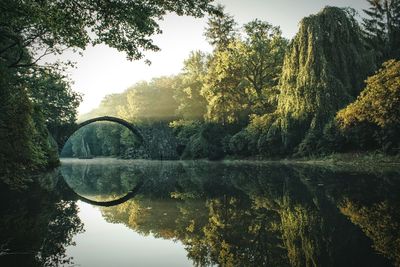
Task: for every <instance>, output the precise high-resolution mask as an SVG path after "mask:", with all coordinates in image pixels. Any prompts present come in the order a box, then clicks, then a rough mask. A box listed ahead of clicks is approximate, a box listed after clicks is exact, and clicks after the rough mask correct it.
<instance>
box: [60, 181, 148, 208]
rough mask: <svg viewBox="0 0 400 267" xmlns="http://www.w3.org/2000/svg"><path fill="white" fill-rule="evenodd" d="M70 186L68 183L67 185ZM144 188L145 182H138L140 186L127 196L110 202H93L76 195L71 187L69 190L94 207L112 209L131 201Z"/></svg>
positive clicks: (76, 194) (77, 196)
mask: <svg viewBox="0 0 400 267" xmlns="http://www.w3.org/2000/svg"><path fill="white" fill-rule="evenodd" d="M66 184H67V185H68V183H66ZM142 186H143V181H140V182H138V184H137V185H136V186H135V187H134V188H133V189H132V190H131V191H129V192H128V193H127V194H126V195H125V196H123V197H120V198H118V199H114V200H110V201H96V200H91V199H88V198H86V197H84V196H81V195H79V194H78V193H76V192H75V191H74V189H72V188H71V187H70V186H69V185H68V188H69V189H71V191H72V192H71V193H72V194H73V195H74V196H75V197H76V198H77V199H79V200H81V201H83V202H85V203H88V204H91V205H94V206H101V207H111V206H116V205H119V204H122V203H124V202H125V201H128V200H129V199H131V198H133V197H134V196H136V195H137V193H138V192H139V189H140V188H142Z"/></svg>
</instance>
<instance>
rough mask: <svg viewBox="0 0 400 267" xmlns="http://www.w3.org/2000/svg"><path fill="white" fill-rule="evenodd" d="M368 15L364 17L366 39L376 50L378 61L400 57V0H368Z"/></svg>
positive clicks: (366, 12) (366, 11)
mask: <svg viewBox="0 0 400 267" xmlns="http://www.w3.org/2000/svg"><path fill="white" fill-rule="evenodd" d="M367 1H368V3H369V4H370V7H369V9H367V10H364V12H365V14H366V15H367V16H368V17H367V18H364V19H363V25H364V31H365V39H366V41H367V43H368V45H369V46H370V47H371V48H373V49H374V50H375V52H376V57H377V60H378V62H380V63H381V62H384V61H386V60H388V59H400V45H399V44H400V1H399V0H367Z"/></svg>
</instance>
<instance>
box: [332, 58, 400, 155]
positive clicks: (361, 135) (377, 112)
mask: <svg viewBox="0 0 400 267" xmlns="http://www.w3.org/2000/svg"><path fill="white" fill-rule="evenodd" d="M336 121H337V123H338V125H339V128H340V129H341V131H343V133H342V134H343V135H345V136H346V137H347V138H348V142H349V143H351V147H353V148H357V147H359V148H364V149H365V148H369V147H371V146H372V147H375V148H380V149H381V150H383V151H385V152H391V153H397V152H399V149H400V136H399V133H400V62H399V61H395V60H390V61H388V62H385V63H384V64H383V68H382V69H381V70H380V71H379V72H377V73H376V74H375V75H374V76H371V77H369V78H368V80H367V86H366V88H365V89H364V90H363V91H362V92H361V94H360V96H359V97H358V98H357V100H356V101H354V102H353V103H351V104H350V105H348V106H347V107H346V108H344V109H343V110H340V111H339V112H338V114H337V116H336ZM355 140H357V142H354V141H355Z"/></svg>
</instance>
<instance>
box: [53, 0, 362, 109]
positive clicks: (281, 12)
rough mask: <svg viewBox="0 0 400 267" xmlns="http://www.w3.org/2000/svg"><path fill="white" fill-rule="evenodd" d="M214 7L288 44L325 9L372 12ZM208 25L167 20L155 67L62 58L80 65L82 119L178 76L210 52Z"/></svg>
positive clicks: (350, 2)
mask: <svg viewBox="0 0 400 267" xmlns="http://www.w3.org/2000/svg"><path fill="white" fill-rule="evenodd" d="M215 3H220V4H223V5H224V6H225V11H226V12H227V13H229V14H230V15H232V16H233V17H234V18H235V20H236V21H237V23H238V24H239V25H243V24H244V23H246V22H249V21H251V20H254V19H256V18H258V19H260V20H264V21H268V22H269V23H271V24H273V25H276V26H280V27H281V30H282V33H283V35H284V36H285V37H287V38H292V37H293V36H294V35H295V34H296V32H297V30H298V23H299V22H300V20H301V19H302V18H303V17H306V16H308V15H310V14H315V13H317V12H318V11H320V10H321V9H322V8H323V7H325V6H338V7H352V8H354V9H356V10H357V11H359V13H360V14H362V9H365V8H367V7H368V3H367V1H366V0H217V1H216V2H215ZM206 25H207V18H206V17H205V18H192V17H179V16H176V15H174V14H169V15H167V16H166V17H165V18H164V20H163V21H161V23H160V26H161V29H162V30H163V33H162V34H161V35H157V36H155V37H154V38H153V40H154V41H155V44H157V45H158V46H159V47H160V48H161V51H159V52H147V53H145V57H146V58H147V59H149V60H150V61H151V62H152V64H151V65H150V66H149V65H146V64H145V63H144V61H143V60H141V61H132V62H131V61H129V60H127V59H126V56H125V54H124V53H122V52H118V51H117V50H116V49H113V48H109V47H107V46H105V45H97V46H95V47H92V46H90V47H87V48H86V49H85V50H84V51H83V56H79V55H78V54H72V53H71V52H66V53H64V54H63V55H61V56H58V59H68V60H72V61H74V62H76V65H75V68H74V69H70V70H69V71H68V74H69V76H70V78H71V80H72V81H73V84H72V89H73V90H74V91H77V92H79V93H82V94H83V102H82V103H81V105H80V107H79V113H80V114H84V113H87V112H89V111H90V110H92V109H93V108H96V107H97V106H98V105H99V104H100V102H101V100H102V99H103V97H104V96H105V95H108V94H113V93H121V92H123V91H124V90H126V89H127V88H128V87H130V86H132V85H134V84H135V83H137V82H138V81H142V80H147V81H149V80H151V78H153V77H159V76H165V75H173V74H177V73H179V72H180V71H181V69H182V66H183V61H184V60H185V59H186V58H187V57H188V55H189V53H190V52H191V51H194V50H202V51H205V52H211V50H212V49H211V47H210V46H209V45H208V43H207V42H206V40H205V37H204V36H203V33H204V28H205V27H206ZM52 60H54V58H52V59H50V61H52Z"/></svg>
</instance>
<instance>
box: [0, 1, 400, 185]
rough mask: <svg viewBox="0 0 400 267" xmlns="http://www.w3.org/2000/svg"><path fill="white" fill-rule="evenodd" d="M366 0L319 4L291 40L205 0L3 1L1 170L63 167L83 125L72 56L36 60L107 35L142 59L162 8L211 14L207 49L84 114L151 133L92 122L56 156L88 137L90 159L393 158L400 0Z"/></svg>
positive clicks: (9, 178)
mask: <svg viewBox="0 0 400 267" xmlns="http://www.w3.org/2000/svg"><path fill="white" fill-rule="evenodd" d="M368 2H369V3H370V7H369V9H367V10H364V13H363V14H362V15H361V16H362V18H361V19H360V18H359V15H357V13H356V12H355V11H354V10H353V9H351V8H338V7H325V8H324V9H323V10H321V11H320V12H319V13H317V14H315V15H311V16H309V17H306V18H304V19H302V20H301V22H300V24H299V30H298V32H297V34H296V35H295V36H294V38H293V39H292V40H287V39H286V38H284V37H283V36H282V32H281V30H280V28H279V26H275V25H271V24H270V23H269V22H266V21H261V20H258V19H256V20H253V21H250V22H248V23H246V24H244V25H238V24H237V22H236V21H235V19H234V18H233V17H232V16H231V15H229V14H227V13H226V12H225V11H224V8H223V7H222V6H213V5H211V1H209V0H185V1H179V3H177V2H176V1H163V2H161V3H159V2H158V1H149V2H146V3H137V4H127V3H125V2H118V1H117V2H109V1H104V2H102V1H99V2H92V1H83V0H81V1H73V2H64V1H62V2H54V1H42V2H41V4H39V3H38V2H37V1H12V0H6V1H3V3H2V5H1V7H0V13H1V14H2V15H1V16H0V17H1V21H0V84H1V85H0V87H1V90H0V176H1V177H2V181H3V182H6V183H10V182H13V183H19V182H23V179H24V178H23V177H24V174H26V173H32V172H38V171H42V170H44V169H49V168H53V167H55V166H57V165H58V164H59V159H58V157H59V155H58V154H59V150H61V148H60V147H58V146H57V144H60V140H61V139H63V138H65V136H66V133H67V132H68V129H72V128H74V126H75V125H76V121H77V107H78V106H79V103H80V102H81V96H80V95H79V94H78V93H76V92H74V91H73V90H72V89H71V82H72V81H70V80H69V78H68V76H67V75H66V72H65V69H66V68H67V67H68V66H69V65H70V64H72V63H71V62H57V63H53V64H44V65H43V64H41V61H40V60H41V59H42V58H43V57H45V56H46V55H49V54H61V53H62V52H63V51H65V50H66V49H73V50H77V51H80V50H82V49H84V48H85V47H86V46H87V45H95V44H100V43H104V44H107V45H109V46H110V47H113V48H116V49H118V50H119V51H122V52H125V53H126V55H127V57H128V59H131V60H137V59H145V52H146V51H158V50H159V48H158V47H157V45H156V44H154V43H153V41H152V39H151V36H152V35H153V34H156V33H160V28H159V25H158V23H157V18H160V17H162V16H163V15H165V14H166V13H168V12H174V13H176V14H178V15H188V16H194V17H201V16H203V15H205V14H208V16H209V19H208V24H207V25H208V26H207V28H206V29H205V32H204V36H205V38H206V39H207V41H208V42H209V43H210V44H211V45H212V47H213V52H212V53H205V52H202V51H193V52H192V53H191V54H190V55H189V57H188V58H187V59H186V60H185V62H184V64H183V69H182V71H181V73H179V74H177V75H174V76H170V77H156V78H153V79H152V80H151V81H143V82H139V83H137V84H135V85H133V86H132V87H130V88H128V89H127V90H126V91H125V92H123V93H122V94H113V95H108V96H106V97H105V98H104V100H103V101H102V103H101V105H100V106H99V107H98V108H97V109H95V110H93V111H92V112H90V113H88V114H85V115H83V116H81V117H80V120H81V121H84V120H85V119H87V118H92V117H96V116H100V115H108V116H116V117H119V118H123V119H125V120H127V121H129V122H131V123H133V124H135V125H137V126H138V127H139V128H140V129H141V131H142V132H143V135H144V137H145V139H146V144H145V145H143V144H142V145H140V144H138V142H137V140H135V137H134V136H132V135H131V134H130V133H129V132H128V131H127V130H126V129H124V128H121V127H113V126H110V124H100V125H97V124H95V125H91V126H87V128H86V129H85V130H84V132H85V134H82V133H79V132H77V133H75V135H73V136H72V137H71V138H70V140H69V141H68V143H67V144H66V146H65V147H64V150H63V152H62V154H61V155H62V156H68V157H71V156H74V157H79V156H80V155H81V154H82V153H83V152H82V150H87V148H88V149H89V150H90V151H91V153H92V154H93V155H94V156H114V157H122V158H151V159H210V160H218V159H222V158H262V159H281V158H291V157H307V156H324V155H329V154H332V153H342V152H350V153H353V152H357V153H358V152H367V151H378V152H380V153H384V154H389V155H393V154H394V155H396V154H398V153H399V150H400V135H399V134H398V133H399V128H400V105H399V104H400V62H399V57H400V45H399V44H400V2H399V1H395V0H392V1H372V0H371V1H370V0H368ZM138 10H140V11H141V13H140V14H141V15H140V16H141V17H140V18H139V19H138V18H137V17H136V16H137V14H138ZM70 11H73V12H70ZM93 14H96V16H93ZM115 25H120V26H119V27H115ZM88 29H89V30H90V31H91V32H92V33H94V34H92V33H90V31H88ZM83 147H85V149H82V148H83ZM86 152H87V151H86Z"/></svg>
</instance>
